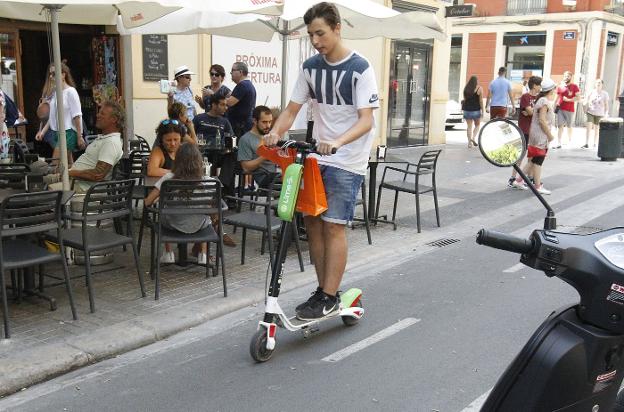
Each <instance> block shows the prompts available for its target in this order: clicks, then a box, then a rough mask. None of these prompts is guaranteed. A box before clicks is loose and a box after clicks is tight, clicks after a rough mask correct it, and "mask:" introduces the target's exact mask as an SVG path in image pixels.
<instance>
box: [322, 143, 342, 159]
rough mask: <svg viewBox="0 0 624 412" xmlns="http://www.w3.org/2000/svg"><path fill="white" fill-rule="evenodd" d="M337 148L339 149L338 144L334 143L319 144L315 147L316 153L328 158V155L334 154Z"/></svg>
mask: <svg viewBox="0 0 624 412" xmlns="http://www.w3.org/2000/svg"><path fill="white" fill-rule="evenodd" d="M339 147H340V144H338V143H336V142H333V143H324V142H319V143H318V144H317V145H316V153H318V154H320V155H322V156H328V155H331V154H332V153H336V150H338V148H339Z"/></svg>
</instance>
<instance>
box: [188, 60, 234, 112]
mask: <svg viewBox="0 0 624 412" xmlns="http://www.w3.org/2000/svg"><path fill="white" fill-rule="evenodd" d="M223 80H225V69H224V68H223V66H221V65H220V64H213V65H212V66H210V84H209V85H207V86H204V88H203V89H202V95H201V96H198V95H195V101H196V102H197V104H199V106H200V107H201V108H202V109H204V110H205V111H206V113H208V112H209V111H210V98H211V97H212V96H214V95H220V96H223V97H227V96H229V95H230V93H231V92H232V91H231V90H230V88H229V87H227V86H226V85H224V84H223Z"/></svg>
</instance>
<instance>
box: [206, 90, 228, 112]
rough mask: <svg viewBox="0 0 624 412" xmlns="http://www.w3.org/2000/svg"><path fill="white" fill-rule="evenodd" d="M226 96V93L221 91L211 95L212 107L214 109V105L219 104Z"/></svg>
mask: <svg viewBox="0 0 624 412" xmlns="http://www.w3.org/2000/svg"><path fill="white" fill-rule="evenodd" d="M225 99H226V97H225V96H224V95H222V94H221V93H215V94H213V95H212V96H210V108H211V109H212V105H213V104H214V105H217V104H219V102H220V101H221V100H225Z"/></svg>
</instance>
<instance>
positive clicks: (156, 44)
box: [143, 34, 169, 81]
mask: <svg viewBox="0 0 624 412" xmlns="http://www.w3.org/2000/svg"><path fill="white" fill-rule="evenodd" d="M168 72H169V65H168V64H167V36H166V35H161V34H146V35H143V80H148V81H149V80H155V81H158V80H160V79H166V78H168V77H169V73H168Z"/></svg>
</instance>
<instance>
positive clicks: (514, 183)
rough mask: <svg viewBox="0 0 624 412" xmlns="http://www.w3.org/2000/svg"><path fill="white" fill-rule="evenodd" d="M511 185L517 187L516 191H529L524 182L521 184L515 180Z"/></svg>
mask: <svg viewBox="0 0 624 412" xmlns="http://www.w3.org/2000/svg"><path fill="white" fill-rule="evenodd" d="M511 185H512V186H513V187H515V188H516V189H520V190H527V189H528V187H527V185H526V184H525V183H524V182H523V181H520V182H519V181H517V180H514V181H513V183H512V184H511Z"/></svg>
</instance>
